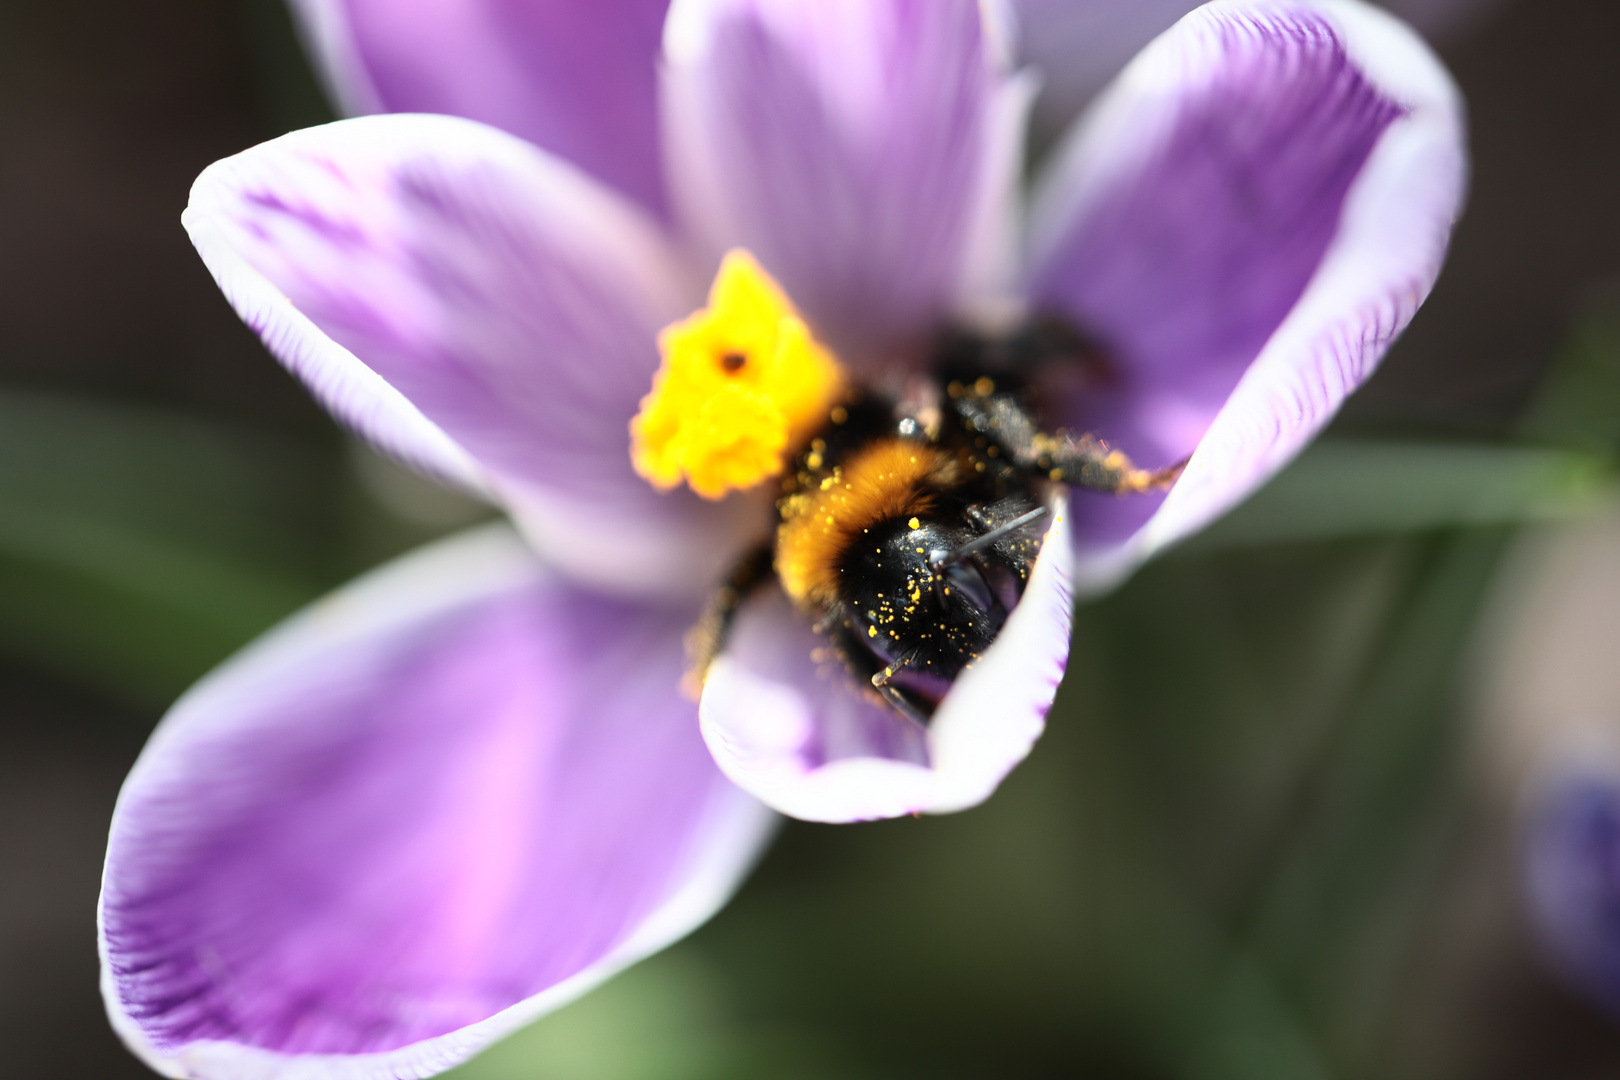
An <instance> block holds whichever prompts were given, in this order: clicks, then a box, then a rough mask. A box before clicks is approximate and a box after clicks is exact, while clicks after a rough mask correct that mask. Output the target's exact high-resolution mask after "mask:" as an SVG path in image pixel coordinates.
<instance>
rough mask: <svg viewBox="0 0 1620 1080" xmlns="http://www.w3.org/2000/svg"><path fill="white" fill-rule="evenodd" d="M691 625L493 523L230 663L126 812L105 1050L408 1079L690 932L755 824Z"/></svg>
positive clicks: (759, 830)
mask: <svg viewBox="0 0 1620 1080" xmlns="http://www.w3.org/2000/svg"><path fill="white" fill-rule="evenodd" d="M685 627H686V619H685V618H683V617H682V616H681V614H680V613H668V612H656V611H652V610H649V609H646V608H642V607H637V606H635V605H631V604H627V603H624V602H620V601H614V600H607V599H603V598H602V597H601V596H600V595H596V594H591V593H587V592H583V591H581V590H579V589H578V588H577V587H575V586H572V585H569V584H567V583H566V582H564V581H563V580H562V579H560V578H557V577H555V576H553V575H551V574H549V573H547V572H546V571H544V570H543V569H542V568H541V567H540V565H539V564H538V563H537V562H535V561H534V559H533V557H532V556H531V555H530V554H528V552H527V549H526V548H525V547H524V545H523V544H522V543H521V541H519V540H518V538H517V537H516V536H515V535H514V534H513V533H512V532H511V531H510V530H508V529H506V528H504V527H501V528H496V529H486V530H480V531H478V532H475V533H470V534H465V535H463V536H461V537H458V538H455V539H452V540H449V541H446V542H444V543H442V544H440V545H438V546H436V547H435V548H432V549H429V550H427V551H425V552H421V553H418V554H416V555H413V556H410V557H408V558H406V559H404V560H402V561H400V562H398V563H395V564H393V565H391V566H389V567H387V568H385V569H383V570H381V571H378V572H377V573H375V574H372V575H370V576H368V577H367V578H364V579H362V580H361V581H359V582H357V583H356V584H354V585H351V586H349V587H348V588H346V589H344V590H342V591H340V592H338V593H336V594H335V595H333V596H332V597H329V598H328V599H326V600H324V601H322V602H321V603H319V604H317V605H315V606H314V607H313V608H311V609H309V610H307V611H305V612H304V613H302V614H300V615H298V616H295V617H294V618H293V619H291V620H290V621H289V622H287V623H286V624H284V625H283V626H281V627H280V628H279V629H277V630H275V631H273V632H272V633H271V634H270V635H269V636H267V637H266V638H264V639H263V640H261V641H260V642H259V643H258V644H256V645H254V646H252V647H250V648H249V649H248V650H247V651H246V652H244V653H243V654H241V655H240V656H238V657H237V658H236V659H234V660H232V661H230V662H229V663H227V664H226V665H225V666H224V667H223V668H221V669H220V670H218V671H216V672H215V673H214V674H213V675H211V676H210V677H209V678H207V679H206V680H204V681H203V682H202V683H200V684H199V685H198V686H197V687H196V688H195V689H193V690H192V691H191V692H190V693H189V694H187V695H186V696H185V697H184V698H182V699H181V701H180V702H179V703H178V704H177V705H176V706H175V708H174V709H173V711H172V712H171V713H170V714H169V716H168V717H166V718H165V720H164V721H163V723H162V725H160V727H159V729H158V731H157V732H156V733H155V734H154V735H153V737H152V741H151V742H150V744H149V745H148V746H147V748H146V750H145V752H144V753H143V754H142V756H141V758H140V760H139V762H137V764H136V766H135V769H134V771H133V772H132V773H131V774H130V777H129V780H128V781H127V782H126V783H125V786H124V790H123V792H122V794H121V795H120V797H119V801H118V806H117V809H116V811H115V813H114V818H113V825H112V833H111V838H110V840H109V845H108V854H107V865H106V871H105V875H104V878H103V884H102V899H101V908H100V924H101V929H102V958H103V963H104V966H103V985H104V990H105V993H106V998H107V1004H108V1008H109V1011H110V1013H111V1014H112V1017H113V1020H114V1023H115V1025H116V1026H117V1028H118V1030H119V1031H120V1033H121V1034H122V1035H123V1036H124V1037H125V1039H126V1040H127V1041H128V1042H129V1043H130V1045H131V1046H132V1047H133V1048H134V1049H135V1050H136V1051H137V1052H138V1053H139V1054H140V1055H141V1056H142V1057H143V1058H145V1059H146V1060H147V1061H148V1063H150V1064H151V1065H152V1066H153V1067H154V1068H157V1069H159V1070H160V1071H165V1072H166V1073H167V1074H168V1075H172V1076H190V1077H200V1078H204V1080H216V1078H217V1080H240V1078H243V1077H270V1076H275V1077H305V1078H322V1080H325V1078H335V1077H344V1078H356V1080H358V1078H362V1077H363V1078H394V1077H400V1078H404V1077H423V1076H428V1075H431V1074H432V1073H435V1072H438V1071H441V1070H443V1069H445V1068H448V1067H450V1066H451V1065H453V1064H455V1063H456V1062H457V1061H460V1060H463V1059H465V1058H466V1057H468V1056H470V1055H471V1054H473V1053H475V1052H476V1051H477V1050H478V1049H479V1048H480V1047H482V1046H483V1045H485V1044H486V1043H488V1042H489V1041H490V1040H492V1039H495V1038H497V1037H499V1036H500V1035H502V1034H505V1033H506V1032H508V1031H510V1030H512V1029H513V1028H514V1027H516V1026H518V1025H520V1024H522V1023H525V1022H527V1021H528V1020H530V1019H532V1018H533V1017H535V1016H537V1015H539V1014H540V1013H542V1012H545V1011H547V1010H549V1009H552V1008H555V1007H556V1006H558V1005H560V1004H562V1003H563V1002H565V1001H567V1000H568V999H570V998H572V997H574V996H577V995H578V994H580V993H582V992H584V991H585V990H586V989H588V988H589V987H590V986H591V985H593V984H594V983H596V982H598V981H600V980H601V979H603V978H606V977H607V976H608V975H610V974H611V973H612V972H613V971H615V970H617V969H618V968H620V967H623V966H624V965H626V964H629V963H632V962H634V961H635V960H637V959H639V958H640V957H642V956H645V955H647V954H649V953H651V952H653V951H655V950H656V949H659V948H662V947H663V946H665V945H667V944H669V943H670V942H671V941H673V940H675V939H676V938H678V937H680V936H682V935H683V934H685V933H687V932H688V931H690V930H691V929H692V928H693V927H695V926H697V925H698V924H699V923H701V922H702V921H704V920H705V919H706V918H707V917H708V916H709V915H710V914H712V913H713V912H714V911H715V910H716V909H717V908H718V907H719V906H720V905H721V904H722V903H723V902H724V901H725V899H726V897H727V896H728V895H729V894H730V893H731V891H732V890H733V889H734V888H735V886H736V884H737V883H738V882H739V881H740V879H741V877H742V875H743V874H744V873H745V872H746V871H747V869H748V867H749V865H750V863H751V860H752V858H753V856H754V854H755V853H756V852H757V851H758V849H759V847H760V845H761V844H762V842H763V841H764V840H765V839H766V838H767V834H768V832H769V822H770V815H769V814H768V812H766V811H765V810H764V809H763V808H762V807H761V806H760V805H759V804H758V803H757V802H756V801H755V800H753V799H751V798H749V797H748V796H746V795H744V794H743V793H742V792H740V791H738V790H737V789H736V788H735V787H734V786H733V785H731V784H730V783H729V782H728V781H726V779H725V778H724V777H723V776H722V775H721V774H720V773H719V771H718V770H717V769H716V768H715V766H714V763H713V761H712V759H711V758H710V757H709V754H708V752H707V750H706V749H705V747H704V745H703V742H702V740H701V738H699V736H698V731H697V723H696V720H697V718H696V709H695V707H694V706H693V705H692V703H691V702H689V701H687V700H685V699H684V698H683V697H681V696H680V695H679V693H678V691H677V689H676V684H677V681H678V680H679V678H680V676H681V670H682V665H683V659H684V658H683V654H682V649H681V644H680V639H681V635H682V632H683V631H684V629H685Z"/></svg>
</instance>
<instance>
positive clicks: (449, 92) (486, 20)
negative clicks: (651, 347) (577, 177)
mask: <svg viewBox="0 0 1620 1080" xmlns="http://www.w3.org/2000/svg"><path fill="white" fill-rule="evenodd" d="M290 2H291V4H292V7H293V10H294V13H295V14H296V15H297V16H298V18H299V21H300V23H301V24H302V26H303V29H304V37H305V40H306V41H307V42H308V44H309V47H310V53H311V54H312V55H313V56H314V58H315V60H316V63H317V65H318V67H319V68H320V70H321V73H322V75H323V76H324V77H325V81H326V83H327V86H328V88H329V89H330V91H331V93H332V96H333V98H334V99H335V100H336V101H337V102H338V104H339V105H340V107H341V108H342V109H343V110H344V111H345V112H347V113H349V114H350V115H359V114H365V113H380V112H422V113H445V114H448V115H451V116H464V117H466V118H468V119H470V120H481V121H483V122H484V123H486V124H493V125H495V126H496V127H498V128H501V129H503V130H505V131H509V132H511V133H512V134H514V135H517V136H519V137H521V138H524V139H527V140H529V141H530V142H532V143H534V144H535V145H536V146H539V147H541V148H542V149H545V150H548V151H550V152H551V153H553V154H556V155H557V156H559V157H562V158H564V159H566V160H568V161H571V162H573V163H574V164H575V165H578V166H579V167H580V168H582V169H584V170H585V171H586V172H588V173H590V174H591V175H592V176H594V177H596V178H597V179H598V180H601V181H603V182H604V183H607V184H611V185H612V186H613V187H615V188H617V189H618V190H620V191H622V192H623V193H625V194H626V195H629V196H630V197H632V198H634V199H636V200H638V201H639V202H640V203H641V204H642V205H643V206H645V207H647V208H648V209H650V210H653V211H655V212H662V211H663V209H664V206H665V196H664V182H663V173H662V166H661V164H660V154H659V149H658V101H657V97H658V86H657V63H658V51H659V43H660V38H661V35H662V33H663V26H664V13H665V10H666V8H667V7H668V5H669V0H615V2H613V3H603V2H601V0H545V2H543V3H534V2H528V0H290Z"/></svg>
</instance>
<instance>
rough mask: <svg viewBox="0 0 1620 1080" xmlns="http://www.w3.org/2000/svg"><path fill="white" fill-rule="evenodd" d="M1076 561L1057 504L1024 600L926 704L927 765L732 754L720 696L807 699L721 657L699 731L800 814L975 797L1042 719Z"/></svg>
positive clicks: (724, 762) (728, 765)
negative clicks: (939, 698)
mask: <svg viewBox="0 0 1620 1080" xmlns="http://www.w3.org/2000/svg"><path fill="white" fill-rule="evenodd" d="M1072 565H1073V549H1072V540H1071V538H1070V536H1069V526H1068V513H1067V510H1066V509H1065V508H1063V507H1061V506H1060V507H1059V508H1058V509H1057V510H1056V511H1055V512H1054V515H1053V521H1052V524H1051V527H1050V528H1049V529H1048V531H1047V534H1046V540H1045V542H1044V543H1043V544H1042V545H1041V555H1040V558H1039V559H1037V560H1036V563H1035V569H1034V571H1033V572H1032V573H1031V574H1030V580H1029V585H1028V587H1027V588H1026V589H1025V590H1024V597H1023V599H1022V600H1021V601H1019V604H1018V606H1017V607H1016V608H1014V609H1013V612H1012V615H1011V616H1010V617H1009V618H1008V619H1007V624H1006V625H1005V626H1004V627H1003V628H1002V631H1001V634H1000V635H999V636H998V637H997V638H996V642H995V644H994V645H993V646H991V648H990V650H989V651H988V652H987V653H986V654H985V656H984V659H983V660H982V661H981V662H980V663H979V664H977V665H975V666H974V667H972V668H970V669H969V670H967V671H965V672H964V673H963V674H962V675H961V677H960V678H958V679H957V681H956V685H955V686H954V687H953V688H952V690H951V692H950V694H949V695H947V696H946V698H945V700H944V702H943V703H941V705H940V708H939V710H938V711H937V712H936V713H935V714H934V718H933V721H932V723H931V724H930V727H929V734H928V748H929V755H930V759H931V762H932V764H931V765H930V766H923V765H916V764H912V763H909V762H903V761H892V760H888V759H883V758H875V757H860V758H842V759H839V760H835V761H832V762H829V763H827V764H825V765H822V766H821V767H819V768H816V769H811V770H808V771H807V770H805V769H804V768H802V767H801V766H798V765H796V764H795V763H793V762H792V761H791V760H788V759H787V758H786V757H776V758H766V759H761V758H760V757H758V756H756V755H751V754H748V753H746V752H740V748H738V747H736V746H734V745H733V744H732V742H731V740H730V738H729V736H728V733H727V731H726V728H725V727H724V726H723V724H722V723H721V722H720V721H719V719H718V716H719V714H720V713H721V712H722V711H724V710H725V709H726V708H727V706H728V705H730V704H732V703H734V702H737V701H738V700H740V699H742V698H747V699H751V700H754V701H759V700H770V701H774V703H775V705H776V707H777V708H778V709H779V710H780V711H781V713H782V714H783V715H784V716H787V717H790V718H791V717H792V716H793V715H794V714H795V713H798V714H802V713H803V712H804V710H805V708H806V706H805V705H804V702H803V700H802V698H801V697H800V696H799V695H798V694H797V693H796V692H795V691H794V689H793V688H792V687H790V686H787V685H785V684H774V685H762V684H763V680H762V679H760V678H759V676H757V675H755V674H754V673H752V672H750V671H748V670H747V669H746V668H744V667H743V666H742V665H740V664H739V663H737V662H736V661H735V660H734V659H730V658H728V657H727V656H724V655H722V656H721V657H720V658H719V659H718V660H716V661H715V664H714V667H713V668H712V669H711V670H710V673H709V678H708V681H707V683H706V684H705V686H704V695H703V703H702V705H701V706H700V708H699V718H700V721H701V723H702V727H703V738H704V740H705V741H706V742H707V743H708V744H709V750H710V752H711V753H712V754H714V758H715V761H716V762H717V763H718V764H719V766H720V770H721V771H722V772H724V773H725V774H726V776H727V777H729V778H730V779H731V781H732V782H733V783H735V784H736V785H737V786H738V787H740V788H742V789H743V790H744V791H747V792H749V793H750V794H752V795H754V796H755V797H756V798H758V799H760V800H761V801H762V802H764V803H765V804H766V805H767V806H769V807H771V808H772V809H774V810H778V811H780V812H781V813H784V814H787V815H788V816H790V817H795V818H800V819H802V820H805V821H821V822H829V823H844V822H851V821H869V820H873V819H877V818H891V817H900V816H902V815H905V814H913V813H941V814H943V813H952V812H954V811H957V810H965V809H967V808H969V807H971V806H976V805H978V804H979V803H981V802H983V801H984V800H985V799H988V798H989V797H990V795H991V794H992V793H993V792H994V791H995V790H996V787H997V786H998V785H1000V783H1001V781H1002V780H1003V779H1004V778H1005V777H1006V776H1007V774H1008V773H1010V772H1011V771H1012V770H1013V768H1014V767H1015V766H1016V765H1017V764H1018V763H1019V762H1021V761H1022V760H1023V759H1024V758H1025V757H1027V756H1028V755H1029V752H1030V750H1031V749H1032V748H1033V747H1034V745H1035V742H1036V740H1037V739H1039V738H1040V736H1041V733H1042V732H1043V731H1044V730H1045V728H1046V713H1047V710H1048V709H1050V708H1051V705H1052V699H1053V697H1054V696H1055V694H1056V693H1057V687H1058V684H1059V683H1060V682H1061V681H1062V679H1063V670H1064V666H1065V664H1066V663H1067V659H1068V654H1069V636H1070V631H1071V627H1072V624H1073V619H1074V600H1073V590H1072V586H1071V581H1070V574H1071V568H1072ZM807 663H808V661H807Z"/></svg>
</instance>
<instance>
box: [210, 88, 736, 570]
mask: <svg viewBox="0 0 1620 1080" xmlns="http://www.w3.org/2000/svg"><path fill="white" fill-rule="evenodd" d="M185 224H186V227H187V229H188V230H190V232H191V236H192V240H193V242H194V243H195V244H196V245H197V249H198V251H199V252H200V253H201V254H202V256H203V259H204V261H205V262H207V263H208V267H209V269H210V270H211V271H213V274H214V277H215V279H216V280H218V282H219V284H220V287H221V288H222V289H223V290H224V292H225V295H226V297H227V298H229V300H230V301H231V303H232V305H233V306H235V308H236V310H237V311H238V312H239V313H240V314H241V315H242V317H243V319H245V320H246V321H247V323H248V324H249V325H250V326H252V327H253V328H254V329H255V330H256V331H258V333H259V335H260V336H261V337H262V338H264V340H265V342H266V344H268V345H269V346H270V349H271V350H272V351H273V352H274V353H275V354H276V355H277V356H278V357H279V358H280V359H281V360H282V362H283V363H285V364H286V365H287V366H288V367H289V368H290V369H292V371H293V372H294V373H295V374H296V375H298V376H299V377H300V378H301V379H303V380H304V381H305V382H306V383H308V384H309V385H310V387H311V388H312V389H313V390H314V392H315V394H316V396H317V397H319V398H320V399H321V401H322V402H323V403H324V404H325V405H326V406H327V408H329V409H331V410H332V411H333V412H334V413H336V414H337V415H338V416H339V417H340V418H341V419H343V420H344V421H346V422H347V423H349V424H350V425H352V426H353V427H354V428H356V429H357V430H358V431H359V432H360V433H361V434H363V435H365V436H366V437H368V438H370V439H372V440H373V441H375V442H377V443H378V444H380V445H381V446H382V447H383V448H384V449H386V450H389V451H391V452H392V453H394V454H397V455H399V456H402V457H404V458H406V459H407V460H409V461H412V462H414V463H416V464H418V465H420V466H423V467H425V468H428V469H430V470H432V471H435V472H438V473H440V474H441V475H446V474H447V475H450V476H454V477H460V478H462V479H463V480H471V481H472V482H475V483H481V484H482V486H484V487H485V488H487V489H492V490H493V491H494V493H495V495H496V496H497V497H498V498H499V499H500V500H501V501H503V502H505V503H506V504H507V506H508V507H509V508H510V509H512V510H513V511H514V512H515V513H516V514H517V517H518V520H519V522H520V524H522V525H523V526H524V528H525V529H526V530H527V531H528V533H529V534H530V536H531V539H533V540H534V541H535V542H536V544H537V546H539V547H540V548H541V549H542V550H543V551H544V552H545V553H546V554H547V556H548V559H549V561H551V562H553V563H555V564H557V565H560V566H563V567H565V568H567V569H568V570H569V571H570V572H572V573H574V574H576V575H578V576H581V577H583V578H586V579H588V580H591V581H593V582H596V583H598V584H599V585H601V586H602V587H604V588H611V589H616V590H620V591H627V592H636V591H643V592H646V591H660V590H661V591H665V592H669V591H687V592H689V591H691V590H693V589H702V588H704V587H706V586H707V584H708V583H709V582H710V581H712V580H715V579H716V578H717V577H718V576H719V574H720V573H721V572H722V568H723V567H724V566H725V565H726V563H727V560H728V559H729V558H730V557H731V547H732V545H734V543H735V542H736V541H737V540H738V539H739V538H741V532H740V530H739V529H738V522H739V520H740V519H742V520H748V521H750V522H752V521H753V520H755V518H754V517H747V518H746V519H744V518H743V515H748V514H750V512H754V513H757V508H755V507H749V506H745V505H743V504H742V503H741V502H740V501H738V500H731V502H730V503H728V504H726V505H723V506H716V505H714V504H709V503H704V502H702V501H701V500H699V499H698V498H697V497H696V496H694V495H692V494H691V493H690V492H684V491H683V492H673V493H670V494H667V495H661V494H659V493H657V492H655V491H653V490H652V488H651V487H649V486H648V485H647V483H646V481H644V480H642V479H641V478H640V477H639V476H637V475H636V474H635V473H634V471H633V470H632V469H631V466H630V454H629V433H628V432H629V423H630V418H631V417H632V416H633V415H634V414H635V412H636V408H637V405H638V404H639V402H640V399H641V396H642V395H643V394H645V393H646V392H647V389H648V387H650V386H651V385H652V374H653V371H654V370H655V369H656V367H657V365H658V352H657V347H656V342H655V338H656V335H657V332H658V330H659V329H660V328H661V327H663V326H664V325H666V324H667V323H669V322H671V321H672V320H674V319H676V318H679V317H681V316H682V315H684V314H686V313H688V312H690V311H691V310H692V308H694V307H696V306H697V305H698V304H699V303H700V301H701V298H702V289H703V283H702V282H700V281H697V280H696V279H688V278H687V277H686V276H685V275H684V274H683V272H682V269H681V266H680V264H678V263H677V261H676V258H675V256H674V255H672V254H671V252H670V250H669V248H668V246H667V244H666V243H665V241H664V239H663V237H662V234H661V232H660V230H659V229H658V228H657V227H656V226H655V225H654V224H653V223H652V222H651V221H650V220H649V219H647V218H646V217H645V216H644V215H642V214H641V213H640V212H639V211H637V210H636V209H635V208H633V207H632V206H630V205H629V204H628V203H626V202H624V201H623V200H621V199H619V198H618V197H616V196H614V195H613V194H612V193H610V192H608V191H607V190H605V189H603V188H601V187H600V186H599V185H597V184H595V183H594V182H592V181H591V180H589V179H588V178H586V177H584V176H583V175H581V174H580V173H578V172H577V171H576V170H574V169H573V168H572V167H571V166H569V165H567V164H565V163H563V162H560V161H558V160H557V159H555V158H553V157H550V156H548V155H546V154H543V153H541V152H540V151H538V150H536V149H534V148H533V147H532V146H530V145H528V144H527V143H524V142H522V141H520V140H518V139H515V138H513V137H512V136H510V135H506V134H503V133H501V132H499V131H496V130H495V129H493V128H489V127H486V126H484V125H482V124H475V123H473V122H471V121H467V120H459V119H453V118H449V117H430V116H377V117H367V118H364V119H360V120H348V121H342V122H339V123H336V124H329V125H327V126H325V127H319V128H311V129H309V130H307V131H300V132H295V133H294V134H291V135H287V136H285V137H283V138H280V139H276V140H274V141H272V142H268V143H265V144H263V145H262V146H258V147H255V148H253V149H251V150H248V151H246V152H244V153H241V154H238V155H236V156H235V157H231V158H226V159H225V160H224V161H221V162H218V163H216V164H214V165H212V166H210V167H209V168H208V169H207V170H206V171H205V172H204V173H203V174H202V176H200V177H199V178H198V179H197V183H196V184H195V186H194V187H193V188H192V194H191V205H190V207H189V208H188V209H187V211H186V214H185ZM586 528H588V529H589V532H590V541H589V542H588V543H586V542H582V535H581V534H582V530H584V529H586Z"/></svg>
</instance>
